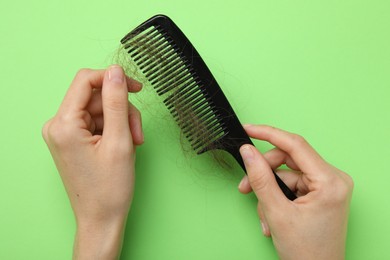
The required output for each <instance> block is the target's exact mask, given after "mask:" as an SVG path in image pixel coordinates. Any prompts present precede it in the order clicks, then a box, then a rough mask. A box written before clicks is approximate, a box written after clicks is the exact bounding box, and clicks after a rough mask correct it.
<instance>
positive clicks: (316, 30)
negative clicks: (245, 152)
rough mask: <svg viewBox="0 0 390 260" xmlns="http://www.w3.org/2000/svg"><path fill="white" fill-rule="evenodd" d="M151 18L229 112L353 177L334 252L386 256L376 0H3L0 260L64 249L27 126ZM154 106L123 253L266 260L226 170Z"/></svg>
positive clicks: (64, 254)
mask: <svg viewBox="0 0 390 260" xmlns="http://www.w3.org/2000/svg"><path fill="white" fill-rule="evenodd" d="M157 13H164V14H167V15H169V16H171V17H172V19H173V20H175V21H176V23H177V24H178V25H179V26H180V27H181V28H182V29H183V31H184V32H185V33H186V34H187V36H188V37H189V38H190V40H191V41H192V42H193V44H194V45H195V46H196V47H197V49H198V51H199V52H200V54H201V55H202V56H203V58H204V59H205V61H206V63H207V64H208V65H209V66H210V69H211V70H212V72H213V73H214V74H215V76H216V78H217V80H218V81H219V83H220V85H221V86H222V88H223V90H224V91H225V93H226V95H227V97H228V98H229V100H230V101H231V104H232V106H233V107H234V108H235V110H236V112H237V114H238V115H239V117H240V118H241V120H242V122H245V123H266V124H271V125H274V126H278V127H281V128H284V129H287V130H289V131H293V132H297V133H300V134H302V135H304V136H305V137H306V138H307V139H308V140H309V141H310V142H311V143H312V144H313V145H314V146H315V147H316V149H317V150H318V151H319V152H320V153H321V154H322V155H323V157H324V158H326V159H327V160H328V161H329V162H331V163H333V164H334V165H336V166H338V167H339V168H341V169H343V170H344V171H346V172H348V173H349V174H350V175H351V176H352V177H353V179H354V180H355V191H354V196H353V201H352V206H351V216H350V226H349V232H348V243H347V259H390V251H389V249H388V243H389V239H388V235H389V233H390V224H389V221H388V220H389V218H390V208H389V197H390V196H389V188H388V187H389V183H390V177H389V176H390V175H389V172H388V167H387V164H388V157H389V155H390V153H389V147H390V138H389V137H390V119H389V111H390V90H389V88H390V73H389V72H390V36H389V28H390V19H389V13H390V2H389V1H388V0H382V1H379V0H371V1H368V0H366V1H362V0H355V1H352V0H345V1H335V0H330V1H303V0H295V1H286V0H278V1H264V0H252V1H249V0H242V1H222V0H220V1H208V0H207V1H206V0H198V1H157V0H155V1H137V2H134V1H122V0H120V1H119V0H118V1H89V0H84V1H76V0H70V1H58V0H50V1H49V0H41V1H8V2H5V1H3V2H2V3H1V8H0V35H1V39H0V57H1V63H0V73H1V83H0V85H1V86H0V87H1V92H2V93H1V95H0V106H1V109H0V120H1V128H0V158H1V159H0V160H1V163H0V202H1V204H0V205H1V210H0V225H1V229H0V259H70V258H71V251H72V243H73V235H74V231H75V223H74V219H73V215H72V211H71V208H70V205H69V202H68V200H67V196H66V194H65V190H64V188H63V186H62V183H61V180H60V178H59V176H58V174H57V172H56V169H55V166H54V164H53V162H52V160H51V156H50V154H49V152H48V150H47V149H46V146H45V144H44V142H43V140H42V138H41V135H40V130H41V126H42V125H43V123H44V122H45V121H46V120H47V119H49V118H50V117H51V116H52V115H53V114H54V113H55V112H56V110H57V108H58V106H59V104H60V102H61V100H62V97H63V95H64V93H65V91H66V89H67V88H68V86H69V83H70V81H71V80H72V78H73V76H74V74H75V73H76V71H77V70H78V69H79V68H81V67H92V68H102V67H106V66H108V65H109V64H110V62H111V57H112V54H113V53H114V51H115V49H116V48H117V46H118V41H119V39H120V38H121V37H122V36H124V35H125V34H126V33H127V32H128V31H129V30H130V29H132V28H133V27H134V26H136V25H138V24H139V23H140V22H142V21H144V20H145V19H147V18H149V17H150V16H152V15H154V14H157ZM146 104H147V100H146V101H144V103H143V104H142V105H141V107H142V106H143V107H145V106H146ZM153 111H154V112H153ZM161 113H162V114H161ZM163 114H164V113H163V112H155V110H153V106H151V108H150V109H149V111H146V112H145V113H144V115H143V116H144V125H145V134H146V143H145V145H144V146H142V148H140V149H139V151H138V152H139V153H138V155H137V159H138V161H137V183H136V192H135V198H134V204H133V207H132V210H131V213H130V217H129V220H128V225H127V233H126V237H125V242H124V246H123V254H122V258H123V259H139V260H141V259H277V256H276V254H275V252H274V249H273V246H272V243H271V240H270V239H266V238H264V237H263V236H262V235H261V229H260V225H259V220H258V217H257V214H256V208H255V205H256V202H255V199H254V197H253V196H249V197H248V196H243V195H241V194H239V193H238V191H237V188H236V187H237V184H238V180H239V178H240V176H241V174H242V172H240V169H238V168H236V169H235V171H236V173H235V174H234V173H230V172H227V171H224V170H221V169H219V168H217V167H216V166H215V165H213V164H212V163H210V160H209V159H208V158H206V157H197V158H191V156H187V157H185V156H183V154H182V152H181V148H180V145H179V142H178V141H177V137H176V135H177V130H172V128H171V127H170V126H171V125H172V123H171V122H170V121H169V119H167V118H166V117H165V116H161V115H163ZM159 115H160V116H159ZM256 144H257V145H258V147H259V148H260V149H261V150H262V151H264V150H265V149H266V148H268V147H269V146H267V145H265V144H263V143H260V142H257V143H256ZM286 217H288V216H286Z"/></svg>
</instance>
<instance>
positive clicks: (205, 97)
mask: <svg viewBox="0 0 390 260" xmlns="http://www.w3.org/2000/svg"><path fill="white" fill-rule="evenodd" d="M202 98H203V99H202ZM210 99H211V98H210V97H209V96H208V95H207V94H205V95H200V96H199V97H198V98H196V99H195V97H194V98H193V100H188V103H187V104H186V105H185V106H183V111H182V114H185V112H186V111H185V109H187V108H188V107H189V106H192V107H191V108H192V111H195V110H197V109H198V108H200V107H202V106H203V105H204V104H208V105H209V106H211V104H210ZM199 101H200V102H199ZM194 102H196V103H194ZM171 112H172V116H173V117H175V116H177V111H176V109H175V110H172V111H171Z"/></svg>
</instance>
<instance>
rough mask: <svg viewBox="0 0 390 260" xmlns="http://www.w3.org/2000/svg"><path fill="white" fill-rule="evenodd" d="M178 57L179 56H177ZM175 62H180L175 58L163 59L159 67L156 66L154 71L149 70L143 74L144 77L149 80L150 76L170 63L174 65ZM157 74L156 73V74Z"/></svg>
mask: <svg viewBox="0 0 390 260" xmlns="http://www.w3.org/2000/svg"><path fill="white" fill-rule="evenodd" d="M178 55H179V54H178ZM176 60H180V58H179V57H177V56H170V57H168V58H167V59H165V60H164V61H163V62H162V63H161V64H160V66H156V67H155V68H154V69H152V70H149V71H147V72H146V73H145V77H146V78H149V77H150V76H152V75H155V74H156V73H157V72H158V71H159V70H161V69H163V68H165V67H167V66H169V65H170V64H171V63H174V62H175V61H176ZM157 74H158V73H157Z"/></svg>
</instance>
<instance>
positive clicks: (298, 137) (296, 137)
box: [291, 134, 307, 147]
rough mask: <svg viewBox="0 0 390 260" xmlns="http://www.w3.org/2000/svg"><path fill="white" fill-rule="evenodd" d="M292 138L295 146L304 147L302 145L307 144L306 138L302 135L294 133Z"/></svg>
mask: <svg viewBox="0 0 390 260" xmlns="http://www.w3.org/2000/svg"><path fill="white" fill-rule="evenodd" d="M291 138H292V140H293V142H294V144H295V146H298V147H302V146H305V145H307V141H306V139H305V138H304V137H303V136H301V135H298V134H292V135H291Z"/></svg>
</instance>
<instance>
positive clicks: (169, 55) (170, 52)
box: [140, 48, 177, 74]
mask: <svg viewBox="0 0 390 260" xmlns="http://www.w3.org/2000/svg"><path fill="white" fill-rule="evenodd" d="M175 51H176V50H175V49H171V48H167V49H166V50H164V52H163V55H161V56H160V57H159V58H158V59H157V58H154V59H151V61H150V62H148V65H147V66H146V65H144V66H142V68H141V67H140V69H141V70H142V71H143V73H145V74H146V73H147V72H148V71H149V70H151V69H153V68H157V71H159V70H161V63H162V62H161V61H163V60H172V59H176V58H177V57H176V54H175Z"/></svg>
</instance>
